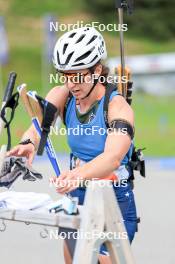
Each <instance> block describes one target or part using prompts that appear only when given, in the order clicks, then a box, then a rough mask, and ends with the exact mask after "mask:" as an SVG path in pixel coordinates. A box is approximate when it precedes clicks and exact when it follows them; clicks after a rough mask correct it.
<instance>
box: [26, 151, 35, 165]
mask: <svg viewBox="0 0 175 264" xmlns="http://www.w3.org/2000/svg"><path fill="white" fill-rule="evenodd" d="M34 156H35V154H34V153H32V154H30V155H29V157H28V159H27V165H28V166H29V167H31V166H32V162H33V160H34Z"/></svg>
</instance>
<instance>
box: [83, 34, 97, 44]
mask: <svg viewBox="0 0 175 264" xmlns="http://www.w3.org/2000/svg"><path fill="white" fill-rule="evenodd" d="M96 38H97V36H93V37H92V38H91V39H90V40H89V42H88V43H87V44H86V45H89V44H90V43H92V42H93V41H94V40H95V39H96Z"/></svg>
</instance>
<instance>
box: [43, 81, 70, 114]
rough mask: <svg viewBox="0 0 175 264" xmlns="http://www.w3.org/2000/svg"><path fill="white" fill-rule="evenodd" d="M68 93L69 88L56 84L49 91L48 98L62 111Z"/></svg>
mask: <svg viewBox="0 0 175 264" xmlns="http://www.w3.org/2000/svg"><path fill="white" fill-rule="evenodd" d="M68 95H69V90H68V89H67V88H66V87H65V86H56V87H54V88H52V89H51V90H50V91H49V93H48V94H47V96H46V100H48V101H49V102H51V103H52V104H54V105H55V106H56V107H57V108H58V111H59V112H61V113H62V111H63V109H64V106H65V103H66V101H67V97H68Z"/></svg>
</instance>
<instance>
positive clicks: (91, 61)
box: [90, 55, 98, 63]
mask: <svg viewBox="0 0 175 264" xmlns="http://www.w3.org/2000/svg"><path fill="white" fill-rule="evenodd" d="M96 58H98V56H97V55H96V56H95V57H94V58H93V59H92V60H91V61H90V63H92V62H93V61H95V60H96Z"/></svg>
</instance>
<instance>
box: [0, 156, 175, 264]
mask: <svg viewBox="0 0 175 264" xmlns="http://www.w3.org/2000/svg"><path fill="white" fill-rule="evenodd" d="M66 160H67V159H65V158H63V159H62V160H61V167H62V168H65V164H66ZM35 168H37V169H38V170H40V171H41V172H42V173H43V175H44V180H42V181H41V182H36V183H28V182H23V181H20V180H19V181H17V182H16V183H15V185H14V187H13V189H14V190H16V191H36V192H48V193H49V194H50V195H51V197H53V198H57V197H58V196H57V194H56V193H55V191H54V189H53V188H50V187H49V182H48V179H49V176H51V175H53V171H52V168H51V167H50V164H49V163H48V162H47V161H46V160H44V161H37V162H36V163H35ZM174 186H175V171H173V170H165V169H162V168H159V166H154V164H153V163H152V162H149V163H148V166H147V178H146V179H143V178H141V177H140V176H138V177H136V181H135V196H136V201H137V210H138V215H139V216H140V217H141V223H140V224H139V232H138V233H137V235H136V237H135V240H134V242H133V245H132V250H133V253H134V256H135V259H136V263H137V264H174V263H175V206H174V204H173V203H174V201H175V191H174V188H175V187H174ZM1 191H3V189H1ZM42 230H43V228H42V226H37V225H29V226H27V225H25V224H23V223H17V222H7V230H6V231H5V232H0V263H3V264H11V263H13V264H24V263H25V264H31V263H32V264H38V263H42V264H50V263H59V264H64V260H63V251H62V241H61V240H57V239H49V238H46V239H42V238H41V237H40V232H41V231H42ZM53 230H55V231H56V229H53Z"/></svg>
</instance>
